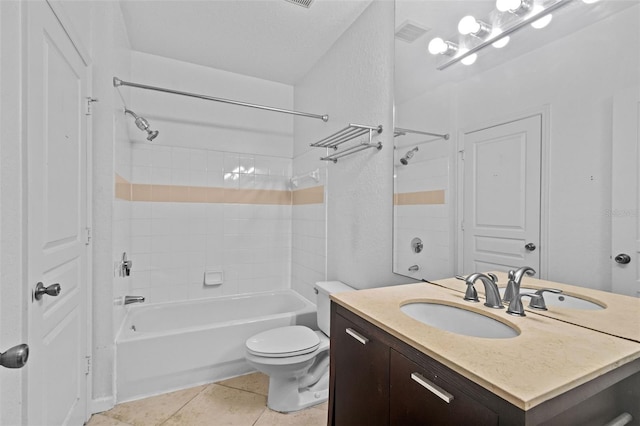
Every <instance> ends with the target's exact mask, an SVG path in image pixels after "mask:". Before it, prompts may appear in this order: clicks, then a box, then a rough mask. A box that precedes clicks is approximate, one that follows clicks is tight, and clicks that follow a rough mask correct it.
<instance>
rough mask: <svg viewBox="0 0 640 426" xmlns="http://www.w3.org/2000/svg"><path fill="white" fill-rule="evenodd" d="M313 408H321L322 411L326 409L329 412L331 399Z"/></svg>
mask: <svg viewBox="0 0 640 426" xmlns="http://www.w3.org/2000/svg"><path fill="white" fill-rule="evenodd" d="M311 408H313V409H315V410H321V411H324V412H325V413H328V412H329V401H326V402H323V403H322V404H318V405H314V406H313V407H311Z"/></svg>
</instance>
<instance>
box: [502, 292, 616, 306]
mask: <svg viewBox="0 0 640 426" xmlns="http://www.w3.org/2000/svg"><path fill="white" fill-rule="evenodd" d="M499 290H500V296H502V295H503V294H504V290H505V289H504V287H503V288H500V289H499ZM536 291H538V289H536V288H528V287H521V288H520V293H535V292H536ZM542 296H543V297H544V301H545V303H546V304H547V308H549V307H554V308H569V309H586V310H592V311H597V310H600V309H604V308H605V307H604V306H601V305H598V304H597V303H595V302H591V301H589V300H585V299H581V298H579V297H575V296H569V295H568V294H564V293H559V294H558V293H551V292H548V291H545V292H544V293H543V294H542ZM522 303H523V305H524V306H525V307H527V306H528V305H529V302H527V301H526V299H525V300H524V301H523V302H522Z"/></svg>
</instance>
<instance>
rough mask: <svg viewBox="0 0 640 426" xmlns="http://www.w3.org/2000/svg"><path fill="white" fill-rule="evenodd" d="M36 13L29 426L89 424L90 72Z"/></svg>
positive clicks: (30, 140)
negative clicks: (40, 290)
mask: <svg viewBox="0 0 640 426" xmlns="http://www.w3.org/2000/svg"><path fill="white" fill-rule="evenodd" d="M25 4H26V8H27V81H26V90H27V116H26V126H27V128H26V133H27V169H28V172H27V175H28V183H27V203H28V205H27V211H28V219H27V246H28V249H27V250H28V253H27V254H28V258H27V264H28V270H27V276H28V284H27V285H28V286H29V288H30V289H32V290H33V289H34V288H35V287H36V284H37V283H38V282H41V283H43V285H44V286H47V287H48V286H52V285H54V284H59V285H60V288H61V292H60V294H59V295H58V296H55V295H44V296H43V297H42V298H40V300H36V299H35V298H33V299H32V301H30V302H29V317H28V321H29V328H28V340H29V341H28V343H29V345H30V347H31V351H30V359H29V364H28V365H27V377H28V382H27V386H28V387H27V389H28V390H27V401H26V404H27V416H28V417H27V423H28V424H30V425H63V424H70V425H81V424H83V423H84V421H85V420H86V419H87V359H86V356H87V354H88V348H87V307H88V301H87V290H88V285H89V282H88V273H87V261H88V246H87V245H86V244H85V241H84V238H83V234H84V231H85V228H86V223H87V200H86V198H87V195H86V194H87V159H86V153H87V146H86V144H87V139H86V116H85V115H84V110H83V104H84V103H85V102H86V98H85V97H86V87H87V77H86V72H87V70H86V67H85V65H84V63H83V62H82V60H81V58H80V56H79V55H78V53H77V52H76V50H75V49H74V47H73V44H72V43H71V41H70V40H69V38H68V37H67V35H66V33H65V31H64V29H63V28H62V26H61V25H60V23H59V22H58V21H57V19H56V17H55V15H54V14H53V12H52V10H51V9H50V8H49V6H48V4H47V3H45V2H44V1H42V0H39V1H28V2H25Z"/></svg>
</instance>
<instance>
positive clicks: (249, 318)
mask: <svg viewBox="0 0 640 426" xmlns="http://www.w3.org/2000/svg"><path fill="white" fill-rule="evenodd" d="M315 313H316V307H315V305H313V304H312V303H310V302H309V301H307V300H306V299H304V298H303V297H301V296H300V295H298V294H297V293H296V292H294V291H292V290H281V291H273V292H267V293H255V294H248V295H237V296H225V297H216V298H210V299H201V300H196V301H184V302H175V303H159V304H153V305H146V306H145V305H144V304H140V305H133V306H131V307H130V308H129V312H128V314H127V317H126V318H125V320H124V322H123V325H122V327H121V329H120V331H119V332H118V337H117V338H116V400H117V402H118V403H120V402H124V401H130V400H133V399H138V398H143V397H146V396H150V395H157V394H160V393H165V392H170V391H173V390H176V389H182V388H186V387H190V386H196V385H199V384H203V383H211V382H215V381H218V380H222V379H226V378H229V377H234V376H237V375H240V374H244V373H248V372H250V371H253V369H252V368H251V367H250V366H249V365H248V364H247V363H246V361H245V360H244V353H245V349H244V348H245V346H244V345H245V341H246V340H247V339H248V338H249V337H251V336H252V335H254V334H256V333H259V332H261V331H264V330H268V329H271V328H274V327H283V326H287V325H294V324H299V325H306V326H308V327H311V328H314V329H317V326H316V314H315Z"/></svg>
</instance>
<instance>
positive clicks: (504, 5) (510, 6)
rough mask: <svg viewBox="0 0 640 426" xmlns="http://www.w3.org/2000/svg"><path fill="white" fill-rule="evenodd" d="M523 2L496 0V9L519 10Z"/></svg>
mask: <svg viewBox="0 0 640 426" xmlns="http://www.w3.org/2000/svg"><path fill="white" fill-rule="evenodd" d="M521 5H522V2H521V1H520V0H496V9H498V10H499V11H500V12H506V11H508V10H518V8H520V6H521Z"/></svg>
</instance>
